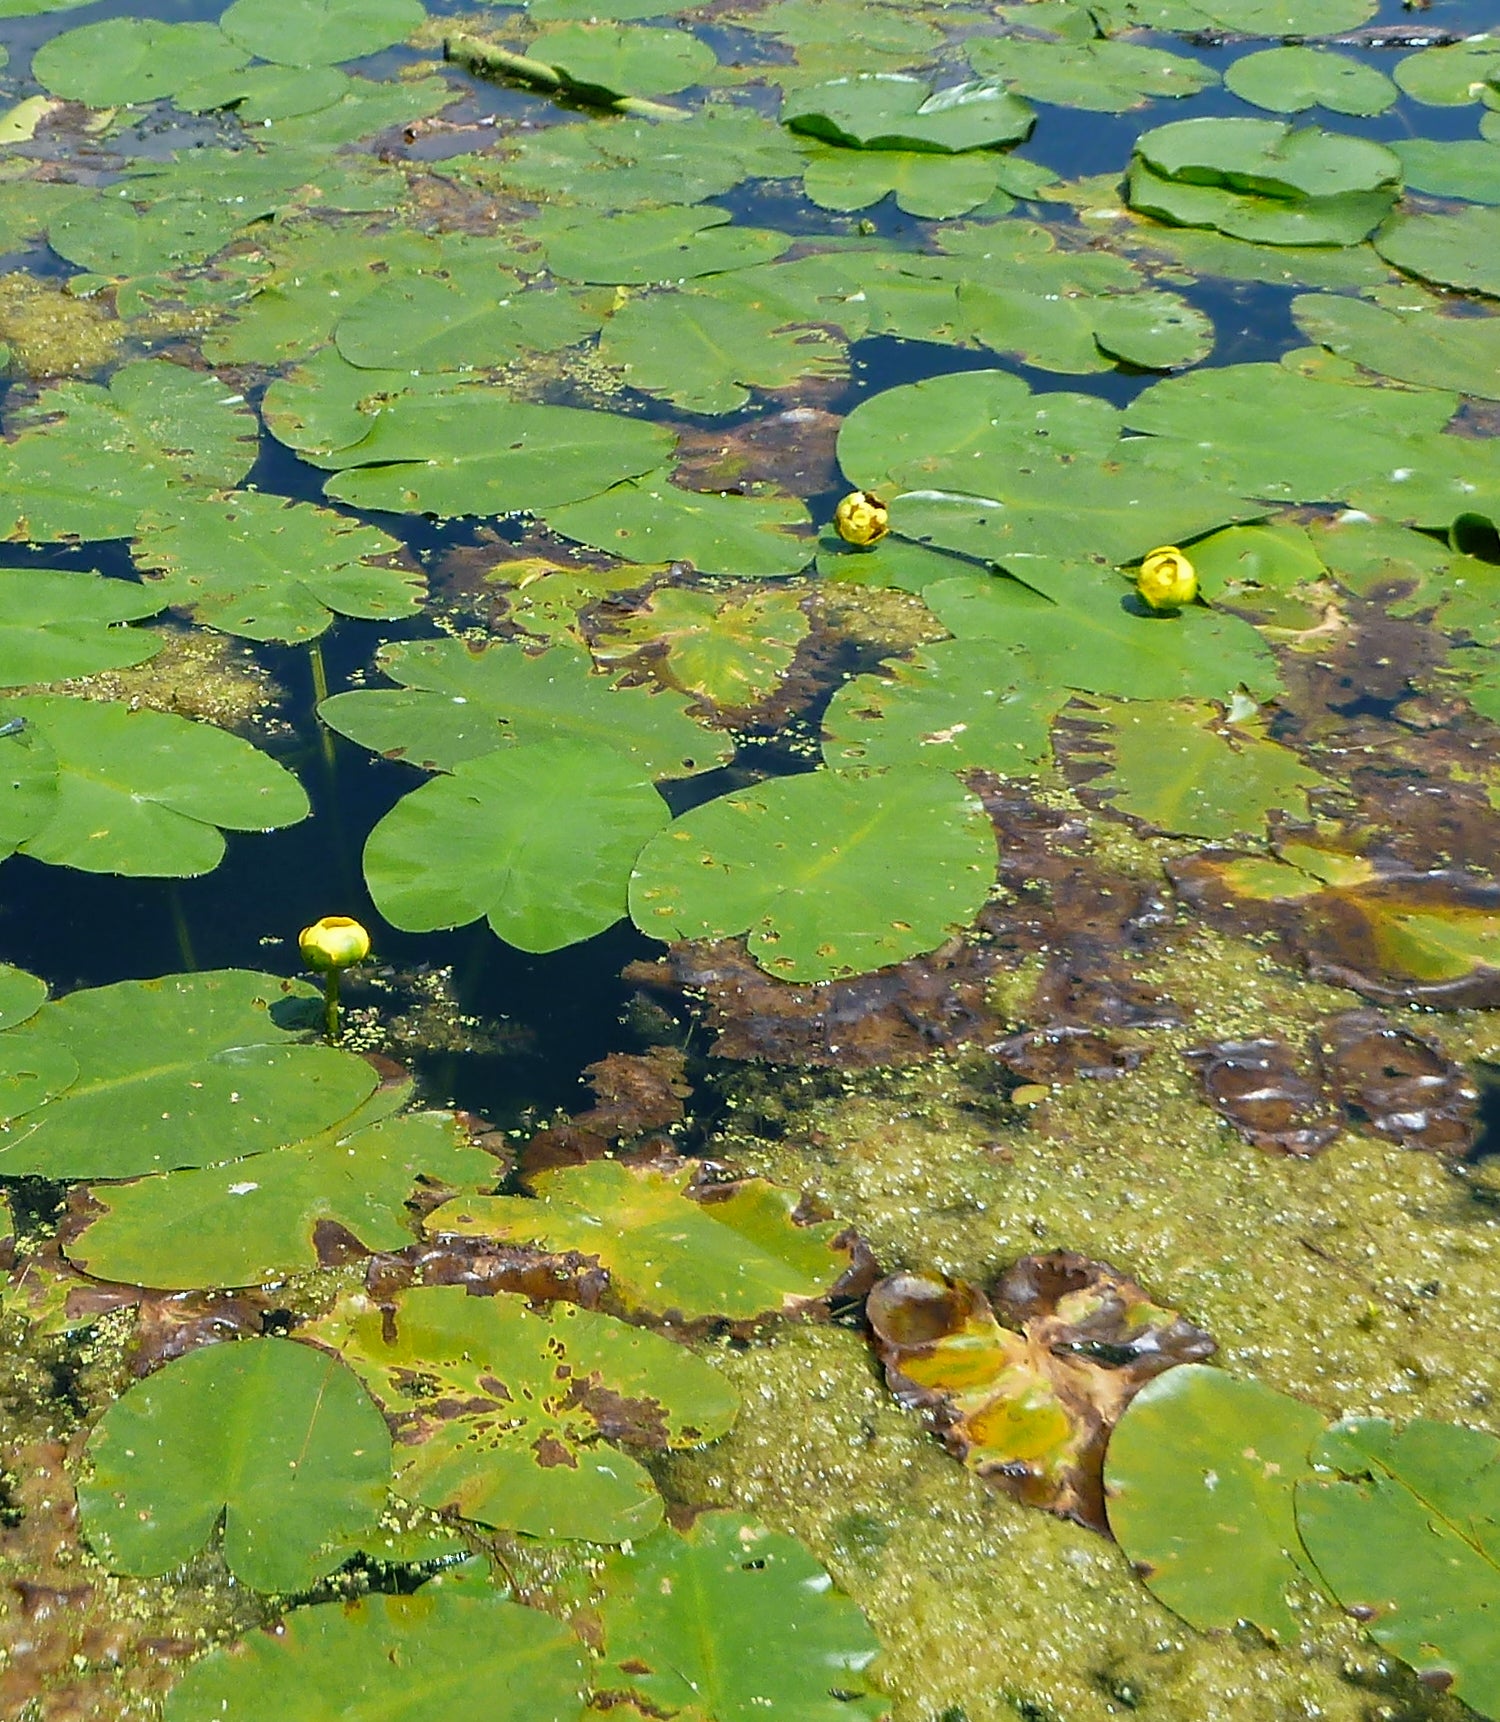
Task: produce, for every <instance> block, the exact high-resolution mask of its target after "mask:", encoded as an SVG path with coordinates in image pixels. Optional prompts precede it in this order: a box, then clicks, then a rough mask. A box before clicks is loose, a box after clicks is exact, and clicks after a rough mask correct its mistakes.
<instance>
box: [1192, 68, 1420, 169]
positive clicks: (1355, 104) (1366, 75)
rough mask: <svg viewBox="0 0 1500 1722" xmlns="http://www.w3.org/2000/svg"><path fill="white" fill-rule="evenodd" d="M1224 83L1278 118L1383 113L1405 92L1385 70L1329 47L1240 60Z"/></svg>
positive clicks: (1241, 96) (1230, 70) (1243, 99)
mask: <svg viewBox="0 0 1500 1722" xmlns="http://www.w3.org/2000/svg"><path fill="white" fill-rule="evenodd" d="M1224 82H1225V83H1226V84H1227V85H1228V86H1229V88H1230V89H1231V90H1233V92H1234V93H1235V95H1237V96H1238V97H1239V98H1240V100H1241V101H1243V102H1250V103H1251V104H1252V105H1253V106H1255V107H1257V108H1266V109H1267V110H1269V112H1271V113H1273V114H1295V113H1300V112H1301V111H1302V110H1303V109H1304V108H1327V109H1328V110H1329V111H1330V112H1332V113H1336V114H1383V113H1384V112H1385V110H1386V109H1387V108H1388V107H1390V106H1391V104H1392V103H1393V102H1394V101H1395V100H1396V97H1397V95H1398V94H1399V93H1400V92H1399V91H1398V90H1397V89H1396V86H1395V85H1394V84H1393V83H1392V82H1391V80H1390V79H1389V78H1388V77H1386V75H1385V73H1384V72H1380V71H1377V70H1376V68H1375V67H1374V66H1367V65H1365V64H1364V62H1363V61H1361V60H1355V59H1352V58H1351V57H1350V56H1349V55H1348V54H1335V53H1333V52H1332V51H1331V50H1329V49H1327V48H1305V47H1294V48H1263V49H1261V51H1260V52H1259V53H1256V54H1247V55H1245V56H1244V58H1243V59H1239V60H1236V61H1235V62H1234V64H1233V65H1232V66H1230V67H1229V69H1228V70H1227V71H1226V72H1225V74H1224ZM1393 147H1394V146H1393ZM1396 153H1397V154H1398V155H1399V154H1400V153H1401V152H1400V150H1399V149H1397V152H1396Z"/></svg>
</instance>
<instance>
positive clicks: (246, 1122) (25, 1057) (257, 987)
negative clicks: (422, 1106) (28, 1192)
mask: <svg viewBox="0 0 1500 1722" xmlns="http://www.w3.org/2000/svg"><path fill="white" fill-rule="evenodd" d="M310 996H311V989H310V988H308V987H305V986H303V985H301V984H300V983H296V982H292V981H283V980H278V979H277V978H276V977H275V976H272V975H258V974H251V973H248V972H246V971H243V970H238V969H222V970H217V971H210V972H208V973H205V974H197V975H170V976H167V977H166V978H165V979H163V980H158V981H120V982H118V983H116V984H115V985H114V986H108V987H95V988H92V989H88V990H84V991H80V992H75V993H70V994H69V995H68V996H67V997H66V998H62V999H56V1000H54V1001H53V1002H51V1003H50V1004H46V1005H44V1006H42V1007H41V1008H40V1009H39V1010H38V1011H36V1012H35V1014H33V1015H32V1016H31V1017H30V1019H29V1020H28V1021H26V1022H24V1023H22V1024H21V1025H20V1026H19V1027H17V1028H12V1029H8V1030H7V1031H6V1032H5V1034H4V1035H3V1037H0V1061H3V1063H0V1068H3V1070H4V1071H6V1072H12V1073H13V1072H18V1071H26V1070H28V1069H32V1068H39V1067H40V1065H39V1063H38V1061H40V1063H41V1064H45V1065H47V1066H48V1068H58V1069H60V1070H62V1072H63V1074H64V1076H65V1080H63V1081H62V1082H61V1083H60V1084H58V1085H56V1087H55V1089H54V1092H55V1093H56V1094H57V1096H58V1097H57V1098H56V1099H52V1100H47V1098H46V1096H45V1094H43V1095H37V1096H34V1097H33V1098H32V1099H31V1103H30V1105H28V1106H20V1105H18V1104H17V1103H16V1101H15V1100H14V1098H12V1099H11V1100H10V1101H9V1103H8V1104H7V1105H6V1113H7V1117H6V1120H5V1128H4V1131H3V1133H0V1169H3V1171H4V1174H5V1176H7V1177H13V1176H18V1175H22V1176H24V1175H31V1176H41V1177H47V1178H133V1177H137V1176H139V1175H140V1174H142V1173H145V1172H158V1171H167V1170H170V1169H172V1168H175V1167H186V1166H208V1165H214V1164H217V1163H221V1162H224V1161H227V1160H233V1159H236V1158H239V1157H242V1156H245V1155H253V1154H259V1153H262V1152H263V1151H264V1150H266V1149H269V1148H278V1147H281V1146H283V1145H285V1144H287V1143H295V1142H301V1141H303V1140H305V1139H306V1138H307V1137H309V1136H314V1135H317V1134H318V1133H319V1132H320V1131H323V1130H326V1129H329V1128H330V1127H331V1126H333V1125H335V1124H337V1123H338V1122H339V1121H340V1120H341V1119H343V1118H347V1117H348V1116H349V1115H350V1113H352V1112H353V1111H354V1109H355V1108H356V1107H357V1106H359V1105H360V1103H361V1102H362V1101H363V1100H364V1099H365V1098H366V1096H368V1095H369V1094H370V1092H371V1091H372V1090H373V1089H374V1087H375V1072H374V1071H373V1070H372V1069H371V1068H370V1066H369V1065H367V1064H366V1063H365V1062H364V1061H363V1060H362V1059H359V1058H356V1057H355V1056H354V1055H353V1054H352V1053H347V1052H340V1051H336V1050H335V1049H333V1048H332V1047H324V1046H308V1045H303V1044H300V1042H299V1038H298V1036H297V1035H296V1034H295V1033H293V1032H289V1031H288V1030H286V1029H283V1028H282V1027H280V1026H279V1025H278V1023H277V1022H276V1020H275V1019H274V1018H273V1016H272V1011H273V1009H274V1010H275V1011H276V1013H277V1015H278V1016H279V1015H281V1014H283V1013H284V1012H285V1011H286V1010H287V1008H288V1006H289V1005H292V1004H294V1003H295V1002H298V1001H302V1000H306V999H307V998H309V997H310ZM303 1009H304V1010H305V1009H306V1006H305V1005H303ZM68 1065H71V1066H72V1070H73V1074H72V1075H71V1076H68V1075H67V1074H66V1067H67V1066H68Z"/></svg>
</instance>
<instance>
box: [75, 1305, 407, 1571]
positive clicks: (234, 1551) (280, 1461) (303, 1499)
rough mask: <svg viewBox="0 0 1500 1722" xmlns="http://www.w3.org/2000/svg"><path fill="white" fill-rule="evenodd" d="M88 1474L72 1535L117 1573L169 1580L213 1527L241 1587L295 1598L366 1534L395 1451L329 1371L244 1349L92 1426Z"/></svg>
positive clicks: (160, 1374) (205, 1356) (167, 1377)
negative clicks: (77, 1531)
mask: <svg viewBox="0 0 1500 1722" xmlns="http://www.w3.org/2000/svg"><path fill="white" fill-rule="evenodd" d="M84 1462H85V1466H86V1468H87V1469H86V1472H85V1475H84V1478H83V1479H82V1480H81V1481H80V1483H79V1486H78V1508H79V1516H80V1522H81V1524H82V1528H83V1533H84V1535H85V1536H86V1537H87V1538H88V1540H89V1543H90V1544H91V1545H92V1547H93V1549H94V1552H95V1553H96V1554H97V1555H98V1557H99V1558H100V1560H102V1561H103V1562H104V1564H105V1565H106V1566H108V1567H109V1568H111V1569H112V1570H113V1571H115V1572H123V1573H130V1574H132V1575H134V1576H138V1577H145V1578H151V1577H155V1576H157V1575H158V1574H161V1573H166V1572H170V1571H171V1569H172V1568H173V1567H178V1566H181V1565H182V1564H183V1563H184V1562H185V1561H188V1560H191V1559H192V1558H193V1556H195V1555H196V1554H198V1552H199V1551H200V1550H201V1549H202V1548H203V1547H204V1545H205V1544H206V1543H207V1542H208V1541H209V1539H210V1537H212V1536H213V1535H214V1532H215V1530H216V1529H217V1527H218V1525H219V1522H220V1519H221V1518H222V1519H223V1521H224V1558H225V1560H226V1562H227V1563H228V1565H229V1569H230V1571H231V1572H233V1573H234V1575H235V1576H236V1577H237V1578H238V1579H240V1580H241V1581H242V1582H243V1583H245V1584H248V1585H253V1586H254V1587H255V1588H256V1589H257V1590H265V1591H296V1590H305V1589H307V1587H308V1586H309V1585H311V1584H312V1583H313V1582H314V1581H315V1580H316V1579H318V1578H321V1577H322V1576H323V1574H325V1573H326V1572H328V1571H329V1570H330V1568H331V1567H333V1566H335V1565H338V1564H340V1562H341V1561H342V1560H343V1558H345V1557H344V1551H343V1549H342V1547H341V1546H340V1545H343V1544H345V1543H347V1542H348V1541H350V1540H351V1539H355V1538H358V1537H360V1536H362V1535H364V1534H365V1533H367V1532H372V1531H373V1530H374V1529H375V1525H376V1521H377V1519H378V1517H379V1514H380V1510H381V1508H382V1507H383V1506H384V1505H385V1499H386V1485H387V1481H388V1479H389V1476H390V1466H391V1438H390V1435H389V1434H388V1433H387V1431H386V1427H385V1420H384V1419H383V1418H382V1417H381V1415H380V1413H379V1411H377V1410H376V1408H375V1406H374V1405H373V1404H372V1403H371V1401H370V1399H369V1397H368V1396H367V1395H366V1393H365V1391H364V1389H363V1388H362V1387H361V1386H360V1384H359V1380H358V1378H357V1377H356V1376H355V1375H354V1374H353V1373H352V1372H351V1371H350V1370H348V1369H346V1368H345V1367H344V1366H343V1364H341V1363H340V1362H339V1361H338V1359H337V1358H335V1357H330V1356H328V1355H326V1354H325V1353H322V1352H317V1351H313V1350H312V1349H310V1348H309V1347H307V1346H304V1345H298V1344H296V1343H294V1342H293V1341H292V1340H287V1339H244V1340H238V1341H236V1342H234V1343H232V1344H220V1345H206V1346H203V1347H201V1348H200V1349H199V1350H197V1351H194V1352H190V1353H189V1354H188V1355H187V1356H186V1357H181V1358H178V1359H177V1360H176V1361H175V1362H173V1363H169V1364H168V1365H167V1366H166V1368H165V1369H161V1370H158V1371H157V1373H156V1374H155V1375H152V1376H148V1377H147V1378H146V1380H144V1381H141V1382H137V1383H136V1385H135V1386H134V1387H132V1388H130V1389H129V1390H128V1391H127V1392H126V1393H125V1394H124V1395H123V1396H122V1397H121V1398H119V1399H117V1400H115V1402H114V1403H113V1404H112V1405H111V1406H110V1407H109V1409H108V1410H107V1411H106V1412H105V1413H104V1416H103V1417H102V1418H101V1419H100V1420H99V1422H98V1423H97V1424H96V1425H95V1427H94V1429H93V1432H92V1433H91V1434H90V1436H89V1439H88V1445H87V1446H86V1448H85V1449H84ZM330 1550H333V1551H336V1552H333V1553H332V1554H330V1552H329V1551H330Z"/></svg>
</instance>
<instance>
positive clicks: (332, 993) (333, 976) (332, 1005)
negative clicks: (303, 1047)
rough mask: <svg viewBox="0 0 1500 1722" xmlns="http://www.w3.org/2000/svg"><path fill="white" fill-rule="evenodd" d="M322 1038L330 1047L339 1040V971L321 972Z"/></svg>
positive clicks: (328, 970)
mask: <svg viewBox="0 0 1500 1722" xmlns="http://www.w3.org/2000/svg"><path fill="white" fill-rule="evenodd" d="M323 1038H324V1040H326V1041H327V1042H328V1044H329V1045H330V1046H337V1045H338V1039H339V971H338V970H337V969H325V970H324V971H323Z"/></svg>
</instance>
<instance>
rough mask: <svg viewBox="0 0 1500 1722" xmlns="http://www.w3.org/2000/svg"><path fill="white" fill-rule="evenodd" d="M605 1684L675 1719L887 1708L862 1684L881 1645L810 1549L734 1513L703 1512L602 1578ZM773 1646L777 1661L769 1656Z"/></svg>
mask: <svg viewBox="0 0 1500 1722" xmlns="http://www.w3.org/2000/svg"><path fill="white" fill-rule="evenodd" d="M603 1588H604V1600H603V1603H602V1605H601V1609H600V1619H601V1621H602V1624H603V1629H604V1648H603V1653H602V1654H603V1659H604V1672H603V1675H602V1678H603V1680H605V1681H607V1682H608V1685H609V1686H610V1687H611V1688H615V1689H618V1690H622V1691H625V1692H630V1693H635V1694H638V1695H639V1697H640V1699H641V1701H642V1703H643V1705H645V1706H646V1707H648V1708H649V1709H650V1710H652V1711H659V1712H661V1713H664V1714H666V1715H672V1716H681V1717H683V1718H684V1719H685V1718H687V1717H688V1716H690V1715H698V1716H702V1717H704V1718H705V1719H707V1718H712V1719H713V1722H754V1719H755V1718H757V1717H761V1716H765V1715H774V1714H777V1713H778V1712H779V1713H782V1714H785V1715H787V1716H795V1717H797V1718H798V1722H850V1719H851V1718H855V1717H864V1718H867V1719H869V1722H876V1719H878V1718H881V1717H884V1716H886V1715H888V1713H889V1707H888V1705H887V1704H886V1703H885V1701H884V1700H883V1699H881V1698H880V1697H879V1696H878V1695H876V1694H875V1693H873V1692H871V1691H869V1690H868V1688H867V1686H866V1683H865V1681H864V1679H863V1678H862V1676H863V1673H864V1670H865V1669H866V1668H868V1666H869V1664H870V1663H871V1662H872V1661H873V1660H874V1658H875V1653H876V1651H877V1649H878V1648H879V1646H878V1643H877V1641H876V1638H875V1635H874V1633H873V1632H871V1630H870V1628H869V1626H868V1624H867V1623H866V1621H865V1618H864V1616H863V1615H862V1614H861V1613H860V1611H859V1609H858V1608H857V1607H856V1606H855V1604H854V1603H852V1602H851V1601H850V1600H849V1599H848V1598H847V1597H846V1596H843V1595H842V1594H841V1593H840V1592H838V1591H836V1590H834V1589H833V1587H832V1584H831V1582H830V1580H829V1577H828V1574H827V1573H825V1572H824V1571H823V1569H822V1568H821V1567H820V1566H819V1565H818V1563H817V1562H816V1561H815V1560H814V1559H813V1558H812V1556H811V1555H810V1554H809V1553H808V1552H807V1550H806V1549H804V1548H803V1547H802V1545H801V1544H800V1543H798V1542H796V1541H794V1540H793V1539H792V1538H791V1537H785V1536H779V1535H777V1534H775V1533H773V1532H771V1531H768V1530H766V1529H764V1527H762V1526H760V1525H757V1524H754V1523H753V1522H752V1521H750V1520H748V1519H745V1518H743V1517H741V1516H740V1515H739V1514H737V1513H725V1512H708V1513H700V1514H699V1515H698V1517H697V1518H696V1519H694V1521H693V1524H692V1528H691V1529H690V1530H689V1531H688V1532H687V1533H686V1534H685V1535H682V1536H679V1535H678V1533H677V1532H675V1531H672V1530H665V1529H664V1530H661V1531H659V1532H657V1534H656V1535H655V1536H653V1537H651V1538H649V1539H648V1540H647V1541H645V1542H643V1543H640V1544H639V1545H637V1546H636V1547H634V1548H632V1549H630V1550H629V1551H628V1552H624V1551H622V1552H621V1553H619V1554H612V1555H611V1556H610V1557H609V1559H608V1561H607V1563H606V1565H605V1569H604V1575H603ZM768 1645H775V1646H776V1654H775V1655H767V1654H766V1647H767V1646H768Z"/></svg>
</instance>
